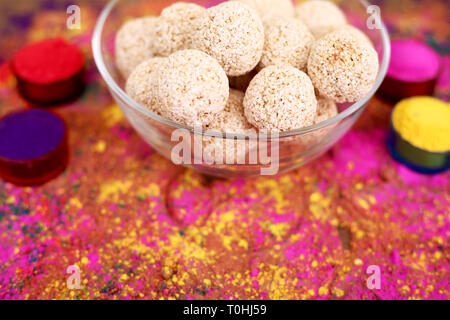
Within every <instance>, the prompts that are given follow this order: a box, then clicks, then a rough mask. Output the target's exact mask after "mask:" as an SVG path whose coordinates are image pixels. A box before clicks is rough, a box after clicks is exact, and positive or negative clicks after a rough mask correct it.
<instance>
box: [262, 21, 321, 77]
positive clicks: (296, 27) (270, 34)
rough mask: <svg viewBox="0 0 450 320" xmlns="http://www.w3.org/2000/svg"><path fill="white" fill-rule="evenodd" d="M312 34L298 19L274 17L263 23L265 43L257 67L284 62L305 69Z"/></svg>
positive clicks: (312, 40)
mask: <svg viewBox="0 0 450 320" xmlns="http://www.w3.org/2000/svg"><path fill="white" fill-rule="evenodd" d="M313 43H314V36H313V35H312V33H311V32H310V31H309V30H308V28H307V27H306V25H305V24H304V23H303V22H301V21H300V20H298V19H295V18H287V17H275V18H271V19H269V20H268V23H266V24H265V43H264V50H263V54H262V57H261V62H260V63H259V67H260V68H261V69H262V68H264V67H268V66H271V65H274V64H281V63H286V64H290V65H292V66H293V67H296V68H298V69H300V70H303V71H306V64H307V62H308V56H309V52H310V50H311V47H312V45H313Z"/></svg>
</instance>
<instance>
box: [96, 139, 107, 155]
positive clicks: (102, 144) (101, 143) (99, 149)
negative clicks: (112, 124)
mask: <svg viewBox="0 0 450 320" xmlns="http://www.w3.org/2000/svg"><path fill="white" fill-rule="evenodd" d="M105 150H106V142H105V141H103V140H100V141H98V142H97V143H96V144H95V146H94V151H95V152H98V153H103V152H105Z"/></svg>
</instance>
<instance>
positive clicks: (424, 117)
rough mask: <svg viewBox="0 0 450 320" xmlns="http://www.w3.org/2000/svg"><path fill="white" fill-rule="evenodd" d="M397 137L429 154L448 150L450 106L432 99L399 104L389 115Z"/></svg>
mask: <svg viewBox="0 0 450 320" xmlns="http://www.w3.org/2000/svg"><path fill="white" fill-rule="evenodd" d="M392 122H393V125H394V128H395V130H396V131H397V132H398V133H399V134H400V136H401V137H402V138H403V139H405V140H406V141H408V142H409V143H411V144H412V145H413V146H415V147H417V148H420V149H423V150H426V151H430V152H447V151H450V104H449V103H445V102H443V101H441V100H438V99H435V98H432V97H413V98H409V99H405V100H403V101H400V102H399V103H398V104H397V106H396V107H395V109H394V112H393V114H392Z"/></svg>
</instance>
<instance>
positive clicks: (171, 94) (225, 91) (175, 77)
mask: <svg viewBox="0 0 450 320" xmlns="http://www.w3.org/2000/svg"><path fill="white" fill-rule="evenodd" d="M155 89H156V94H157V98H158V99H159V101H160V102H161V105H162V112H163V115H164V116H165V117H167V118H168V119H170V120H173V121H176V122H179V123H182V124H185V125H190V126H195V125H203V124H205V123H207V122H209V121H211V120H212V119H213V118H214V117H215V116H216V114H217V113H219V112H221V111H223V109H224V108H225V105H226V103H227V101H228V97H229V84H228V78H227V75H226V74H225V71H224V70H223V69H222V67H221V66H220V64H219V63H218V62H217V61H216V60H215V59H214V58H212V57H210V56H209V55H207V54H206V53H204V52H201V51H199V50H191V49H188V50H181V51H177V52H175V53H173V54H172V55H170V56H169V57H168V59H167V62H166V63H164V64H163V65H162V66H161V68H159V72H158V75H157V81H156V88H155Z"/></svg>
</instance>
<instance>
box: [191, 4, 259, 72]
mask: <svg viewBox="0 0 450 320" xmlns="http://www.w3.org/2000/svg"><path fill="white" fill-rule="evenodd" d="M200 20H201V21H200V23H199V28H198V30H197V31H196V32H195V35H194V41H193V42H194V47H195V48H197V49H199V50H201V51H204V52H206V53H207V54H209V55H210V56H212V57H213V58H215V59H217V61H219V63H220V65H221V66H222V67H223V69H224V70H225V72H226V74H227V75H228V76H240V75H243V74H246V73H248V72H250V71H251V70H253V69H254V68H255V67H256V65H257V64H258V63H259V61H260V60H261V55H262V51H263V47H264V27H263V24H262V22H261V19H260V18H259V16H258V14H257V13H256V12H255V11H254V10H253V9H252V8H251V7H249V6H248V5H246V4H244V3H241V2H238V1H228V2H224V3H222V4H219V5H218V6H215V7H212V8H209V9H208V10H206V14H205V15H203V17H202V18H201V19H200Z"/></svg>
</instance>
